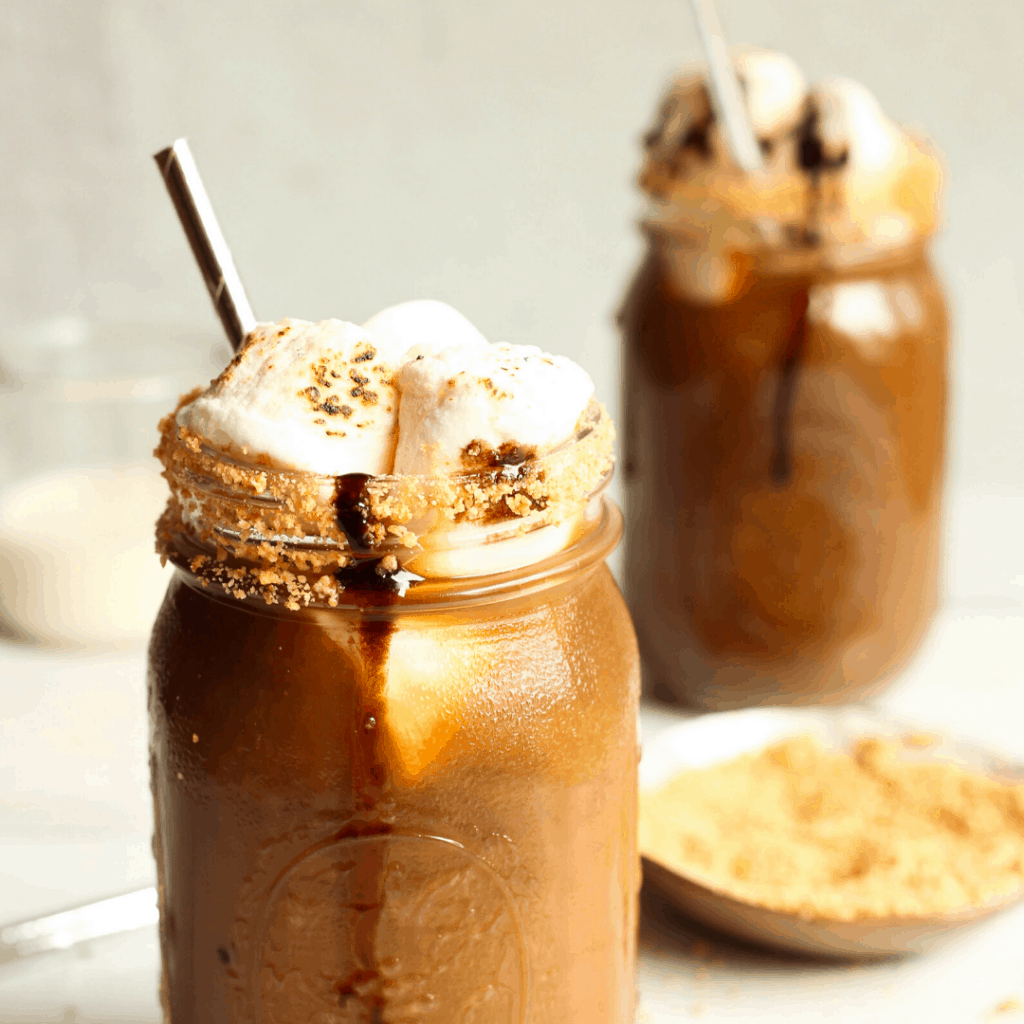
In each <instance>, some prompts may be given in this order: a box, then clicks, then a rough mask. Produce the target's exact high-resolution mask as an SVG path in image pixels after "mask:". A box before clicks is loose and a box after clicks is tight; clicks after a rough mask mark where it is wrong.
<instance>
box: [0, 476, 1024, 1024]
mask: <svg viewBox="0 0 1024 1024" xmlns="http://www.w3.org/2000/svg"><path fill="white" fill-rule="evenodd" d="M1022 526H1024V495H1022V494H1015V495H991V494H978V495H963V496H960V497H959V498H958V499H957V500H956V501H955V503H953V505H952V512H951V515H950V529H949V537H950V543H949V545H948V551H949V554H948V557H947V592H948V594H949V597H948V599H947V601H946V603H945V606H944V608H943V610H942V611H941V613H940V614H939V616H938V618H937V620H936V622H935V626H934V628H933V629H932V631H931V634H930V635H929V638H928V640H927V641H926V644H925V646H924V649H923V650H922V651H921V654H920V655H919V657H918V658H917V659H916V661H915V662H914V664H913V665H912V666H911V668H910V669H909V670H908V672H907V673H906V674H905V675H904V676H903V678H902V679H901V680H900V681H899V683H898V684H897V685H896V686H895V687H893V688H892V689H891V690H890V691H889V692H888V693H886V694H885V696H884V697H883V698H882V699H881V700H879V701H878V702H877V703H878V704H879V705H880V706H882V707H884V708H885V709H887V710H890V711H892V712H894V713H898V714H899V715H901V716H903V717H908V718H913V719H916V720H918V721H920V722H921V723H922V724H923V725H925V726H936V727H939V728H942V729H945V730H947V731H952V732H955V733H957V734H958V735H961V736H964V737H970V738H974V739H977V740H981V741H983V742H985V743H986V744H988V745H990V746H993V747H996V748H998V749H1000V750H1002V751H1004V752H1005V753H1007V754H1009V755H1011V756H1014V757H1015V758H1017V759H1019V760H1020V761H1022V762H1024V666H1022V657H1021V650H1022V647H1024V644H1022V641H1024V529H1022ZM142 666H143V663H142V653H141V652H139V651H136V652H130V651H129V652H123V653H119V654H108V655H100V654H94V655H90V656H83V655H77V656H76V655H71V654H54V653H49V654H47V653H43V652H39V651H32V650H27V649H24V648H20V647H17V646H14V645H11V644H4V643H0V923H2V922H4V921H11V920H17V919H19V918H24V917H26V916H29V915H32V914H36V913H42V912H46V911H49V910H54V909H57V908H60V907H62V906H65V905H67V904H68V903H74V902H81V901H82V900H84V899H89V898H92V897H94V896H100V895H106V894H109V893H112V892H119V891H123V890H125V889H128V888H131V887H133V886H137V885H146V884H151V882H152V879H153V867H152V860H151V857H150V853H149V837H150V832H151V820H152V819H151V814H152V812H151V807H150V802H149V792H148V784H147V768H146V760H145V745H146V721H145V697H144V692H145V682H144V674H143V667H142ZM678 717H679V716H678V714H677V713H675V712H673V711H671V710H669V709H665V708H663V707H659V706H655V705H645V707H644V708H643V710H642V719H643V728H644V734H645V735H646V736H648V737H649V736H652V735H654V734H656V733H657V732H658V731H659V730H660V729H662V728H664V727H665V726H666V725H669V724H671V723H673V722H675V721H677V720H678ZM642 909H643V923H642V927H641V934H640V949H641V957H640V966H639V985H640V992H641V1012H640V1014H639V1018H638V1019H639V1020H640V1021H646V1022H651V1024H654V1022H662V1021H679V1020H689V1019H700V1020H702V1021H707V1022H712V1021H736V1022H740V1021H758V1022H762V1021H786V1022H793V1024H799V1022H805V1021H806V1022H810V1021H824V1020H827V1021H835V1022H844V1024H845V1022H850V1024H854V1022H856V1024H862V1022H864V1024H866V1022H875V1021H878V1022H882V1021H885V1022H893V1024H917V1022H922V1024H970V1022H975V1021H977V1022H988V1021H1003V1020H1005V1021H1007V1022H1012V1021H1014V1020H1018V1019H1019V1020H1021V1021H1024V906H1022V907H1020V908H1018V909H1015V910H1013V911H1010V912H1007V913H1005V914H1003V915H1000V916H998V917H996V918H994V919H992V920H990V921H988V922H986V923H983V924H981V925H979V926H977V927H975V928H973V929H970V930H968V931H967V932H965V933H964V935H963V937H962V938H960V939H958V940H956V941H955V942H953V943H951V944H949V945H947V946H945V947H943V948H942V949H940V950H939V951H937V952H935V953H932V954H930V955H928V956H924V957H919V958H911V959H907V960H902V961H894V962H885V963H879V964H874V965H867V966H857V967H851V966H845V965H835V964H823V963H815V962H813V961H806V960H797V959H785V958H782V957H779V956H774V955H770V954H767V953H762V952H760V951H757V950H754V949H750V948H746V947H742V946H740V945H738V944H735V943H732V942H730V941H729V940H727V939H725V938H721V937H718V936H715V935H713V934H712V933H710V932H707V931H704V930H702V929H700V928H698V927H697V926H695V925H691V924H689V923H688V922H687V921H685V920H684V919H683V918H681V917H680V916H679V915H678V914H677V913H676V912H675V911H674V910H673V909H672V907H671V906H669V905H668V904H666V903H665V902H664V901H662V900H661V899H659V898H658V897H656V896H654V895H646V894H645V896H644V898H643V908H642ZM156 972H157V948H156V939H155V932H154V930H153V929H152V928H149V929H144V930H141V931H139V932H134V933H130V934H128V935H122V936H116V937H113V938H110V939H104V940H99V941H95V942H92V943H90V944H89V945H88V946H86V947H84V948H81V947H80V948H77V949H76V950H74V951H68V952H65V953H57V954H47V955H44V956H40V957H37V958H35V959H32V960H28V961H24V962H21V963H11V964H7V965H0V1024H15V1022H17V1024H22V1022H26V1024H27V1022H29V1021H39V1022H51V1021H54V1022H55V1021H61V1022H65V1024H68V1022H75V1024H85V1022H89V1024H100V1022H102V1024H114V1022H119V1024H129V1022H132V1024H136V1022H138V1024H142V1022H147V1024H148V1022H156V1021H159V1020H160V1013H159V1008H158V1004H157V998H156Z"/></svg>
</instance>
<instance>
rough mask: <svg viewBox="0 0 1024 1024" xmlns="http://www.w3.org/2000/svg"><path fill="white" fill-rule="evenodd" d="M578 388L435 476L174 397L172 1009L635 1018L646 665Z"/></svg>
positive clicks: (170, 441)
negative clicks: (345, 453) (294, 447)
mask: <svg viewBox="0 0 1024 1024" xmlns="http://www.w3.org/2000/svg"><path fill="white" fill-rule="evenodd" d="M595 416H596V418H595V420H594V421H592V422H591V423H590V424H588V426H587V427H586V428H585V429H584V430H582V431H581V433H580V436H579V437H578V438H577V439H575V440H574V441H572V442H570V443H569V444H568V445H567V446H565V447H564V448H563V449H562V450H561V451H559V452H556V453H553V454H552V455H549V456H545V457H544V458H540V459H537V460H535V461H534V462H532V463H521V464H519V465H517V466H515V467H504V466H499V467H496V468H494V469H493V470H491V471H486V472H482V473H479V474H476V475H473V476H469V477H463V478H457V479H453V478H448V479H438V480H429V479H425V478H420V479H418V478H369V479H367V478H363V477H355V478H338V479H331V478H327V477H316V476H314V475H312V474H300V473H285V472H277V471H274V470H269V469H265V468H263V467H258V466H246V465H242V464H239V463H236V462H234V461H233V460H231V459H229V458H226V457H224V456H222V455H220V454H218V453H216V452H213V451H210V450H207V449H205V448H204V447H203V446H202V445H201V444H200V443H199V441H198V440H196V439H193V438H189V437H187V436H185V437H180V436H178V434H177V432H176V429H175V427H174V426H173V421H170V420H169V421H168V424H166V425H165V436H164V442H163V444H162V447H161V455H162V457H163V459H164V462H165V465H166V467H167V476H168V479H169V480H170V482H171V485H172V501H171V504H170V506H169V508H168V511H167V514H166V515H165V517H164V519H163V521H162V523H161V527H160V534H159V537H160V545H161V548H162V549H163V550H164V552H165V554H167V556H168V557H169V558H170V559H171V560H172V561H173V562H174V563H175V564H176V566H177V572H176V575H175V578H174V580H173V581H172V583H171V586H170V589H169V591H168V593H167V597H166V599H165V601H164V605H163V608H162V610H161V612H160V615H159V618H158V620H157V624H156V627H155V630H154V634H153V641H152V645H151V649H150V676H149V679H150V697H149V700H150V713H151V719H152V746H151V754H152V780H153V793H154V801H155V805H156V823H157V834H156V840H155V849H156V853H157V862H158V868H159V881H160V911H161V924H160V932H161V946H162V952H163V970H164V974H163V977H164V984H163V994H164V1002H165V1007H166V1016H167V1019H168V1021H172V1022H179V1021H180V1022H186V1021H187V1022H188V1024H193V1022H209V1024H213V1022H216V1024H240V1022H243V1021H244V1022H257V1021H259V1022H263V1024H271V1022H275V1024H291V1022H294V1021H299V1020H302V1021H306V1020H321V1019H322V1020H325V1021H326V1020H328V1019H329V1020H353V1021H355V1020H359V1021H376V1020H380V1021H388V1020H394V1021H399V1020H417V1021H424V1022H428V1021H437V1022H439V1024H440V1022H445V1024H447V1022H451V1021H462V1022H465V1024H471V1022H485V1021H486V1022H487V1024H506V1022H507V1024H522V1022H526V1021H543V1022H544V1024H575V1022H578V1021H582V1020H586V1021H587V1022H588V1024H627V1022H629V1021H631V1020H632V1015H633V1005H634V979H633V962H634V954H635V929H636V909H635V908H636V894H637V888H638V884H639V868H638V858H637V854H636V846H635V827H636V767H637V759H638V751H637V737H636V710H637V708H636V705H637V697H638V694H639V670H638V663H637V656H636V647H635V640H634V637H633V632H632V629H631V626H630V623H629V618H628V614H627V612H626V608H625V605H624V602H623V601H622V599H621V597H620V595H619V592H618V590H617V588H616V586H615V583H614V582H613V580H612V578H611V575H610V574H609V571H608V569H607V568H606V566H605V565H604V559H605V557H606V556H607V555H608V553H609V552H610V551H611V549H612V548H613V547H614V545H615V543H616V542H617V540H618V536H619V532H620V518H619V514H618V512H617V510H616V509H615V508H614V506H612V505H611V504H610V503H609V502H607V501H606V500H605V499H604V498H603V497H602V496H601V491H602V490H603V487H604V484H605V483H606V482H607V478H608V472H609V471H610V448H611V425H610V423H609V422H608V421H607V418H606V417H604V415H603V414H601V413H599V412H595ZM562 485H564V487H563V486H562ZM536 488H542V489H544V490H545V492H546V493H547V496H548V499H549V500H547V501H543V500H538V501H537V502H536V511H535V512H534V513H532V514H526V515H524V516H522V517H517V516H514V515H510V514H509V512H508V511H503V510H508V509H509V508H510V506H509V504H508V503H507V502H506V501H505V498H506V497H512V498H514V497H515V496H516V494H519V495H522V496H523V499H522V502H521V503H520V504H523V503H525V504H529V502H527V501H526V493H527V492H530V491H534V493H535V496H537V495H539V491H537V490H536ZM492 499H493V501H492ZM474 500H475V501H484V502H489V503H490V505H489V511H488V514H485V515H481V516H479V517H478V518H477V519H476V521H475V522H472V523H471V522H462V523H460V522H457V521H456V522H449V523H447V524H446V525H444V526H443V528H439V526H438V523H437V518H438V509H439V507H444V506H443V505H440V504H439V503H441V502H445V503H449V507H451V506H452V503H454V505H457V506H458V507H460V508H463V509H464V508H465V507H466V503H467V502H472V501H474ZM395 509H401V510H402V512H401V513H399V518H401V519H402V521H403V523H404V526H403V527H402V528H396V529H394V530H387V529H382V530H380V531H379V532H377V533H376V534H375V535H376V536H377V537H378V539H380V538H384V540H383V545H384V546H377V547H376V550H375V551H373V552H372V554H371V553H370V552H364V554H366V555H367V557H366V558H359V557H356V556H357V555H358V554H359V553H360V548H361V547H362V543H361V541H360V537H361V538H362V540H366V539H367V538H368V537H369V536H370V534H373V533H374V532H375V531H374V527H376V526H384V525H385V519H384V518H377V517H376V513H377V512H378V511H380V512H381V513H382V515H387V514H389V513H388V510H390V512H394V510H395ZM480 510H481V511H483V508H482V507H480ZM338 524H341V528H340V530H339V526H338ZM387 525H389V526H395V523H394V522H391V523H389V524H387ZM367 527H369V529H367ZM403 530H404V532H403ZM412 530H415V531H417V541H418V542H417V543H415V544H414V543H413V542H412V538H411V536H410V531H412ZM346 534H347V536H346ZM400 564H401V565H402V566H403V568H399V565H400Z"/></svg>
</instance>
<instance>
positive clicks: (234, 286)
mask: <svg viewBox="0 0 1024 1024" xmlns="http://www.w3.org/2000/svg"><path fill="white" fill-rule="evenodd" d="M153 159H154V160H155V161H156V162H157V166H158V167H159V168H160V173H161V174H162V175H163V178H164V184H166V185H167V191H168V192H169V193H170V194H171V202H173V203H174V208H175V210H177V211H178V219H179V220H180V221H181V226H182V227H183V228H184V229H185V235H186V236H187V238H188V242H189V245H190V246H191V247H192V255H193V256H195V258H196V263H198V264H199V271H200V273H201V274H202V275H203V281H205V282H206V288H207V291H209V293H210V298H211V299H212V300H213V305H214V308H215V309H216V310H217V316H219V317H220V322H221V324H223V326H224V331H225V333H226V334H227V336H228V341H230V342H231V347H232V348H233V349H234V350H235V351H236V352H237V351H238V349H239V348H240V347H241V345H242V342H243V341H244V340H245V338H246V336H247V335H248V334H249V332H250V331H251V330H252V329H253V328H254V327H255V326H256V317H255V316H253V312H252V307H251V306H250V305H249V300H248V298H247V297H246V294H245V289H244V288H243V287H242V281H241V278H239V276H238V271H237V270H235V262H234V260H233V259H232V258H231V250H230V249H228V244H227V242H225V241H224V235H223V234H222V233H221V230H220V225H219V224H218V223H217V217H216V215H215V214H214V212H213V207H212V206H211V205H210V199H209V196H207V194H206V189H205V188H203V180H202V178H200V177H199V171H198V169H197V168H196V163H195V160H193V159H192V153H191V151H190V150H189V148H188V143H187V142H186V141H185V140H184V139H178V140H177V142H175V143H174V145H173V146H169V147H168V148H167V149H162V150H160V152H159V153H156V154H154V156H153Z"/></svg>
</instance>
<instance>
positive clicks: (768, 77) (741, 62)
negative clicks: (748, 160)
mask: <svg viewBox="0 0 1024 1024" xmlns="http://www.w3.org/2000/svg"><path fill="white" fill-rule="evenodd" d="M736 70H737V72H738V73H739V75H740V77H741V78H742V79H743V83H744V85H745V87H746V88H745V90H744V91H745V93H746V99H747V109H748V110H749V111H750V120H751V123H752V124H753V126H754V131H755V132H756V133H757V135H759V136H761V137H772V136H775V135H779V134H781V133H782V132H785V131H788V130H789V129H790V128H792V127H793V125H795V124H796V123H797V121H798V120H799V119H800V115H801V114H802V113H803V108H804V98H805V96H806V95H807V79H806V78H804V75H803V72H802V71H801V70H800V68H799V67H797V65H796V61H794V60H792V59H791V58H789V57H787V56H786V55H785V54H784V53H774V52H772V51H771V50H749V51H747V52H746V53H741V54H740V55H739V56H738V57H737V58H736Z"/></svg>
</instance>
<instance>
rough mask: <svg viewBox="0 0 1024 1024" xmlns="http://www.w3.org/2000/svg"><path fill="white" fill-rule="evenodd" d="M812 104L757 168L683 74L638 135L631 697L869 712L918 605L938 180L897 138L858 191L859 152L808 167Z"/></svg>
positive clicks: (782, 130) (774, 139)
mask: <svg viewBox="0 0 1024 1024" xmlns="http://www.w3.org/2000/svg"><path fill="white" fill-rule="evenodd" d="M758 59H760V60H762V61H768V60H776V62H777V61H778V60H781V58H778V55H768V56H767V57H765V56H764V55H760V56H759V58H758ZM750 80H751V81H752V82H753V81H756V76H754V75H751V76H750ZM858 88H859V87H858ZM845 95H846V94H844V96H845ZM858 95H860V94H858ZM826 101H828V102H833V106H835V104H836V103H838V100H835V97H832V99H831V100H829V97H828V96H827V95H826V94H825V93H824V92H822V91H819V92H818V93H815V92H814V91H812V92H811V94H810V95H809V96H808V97H807V98H806V100H804V101H803V102H804V106H803V107H800V108H799V110H800V111H802V113H800V117H801V118H802V120H798V121H796V122H795V123H793V124H788V123H782V124H781V126H780V127H778V129H777V131H776V132H775V135H774V136H768V137H766V138H764V139H763V140H762V147H763V149H764V151H765V153H766V165H765V168H764V169H763V171H762V172H759V174H756V175H753V176H749V175H746V174H745V173H744V172H742V171H741V170H740V169H739V168H737V167H736V166H735V165H734V164H732V163H731V161H730V159H729V157H728V153H727V151H726V150H725V149H724V147H723V145H722V142H721V138H720V136H719V135H717V134H716V132H717V129H716V126H715V124H714V120H713V115H711V114H710V112H709V107H708V104H707V97H706V92H705V91H704V87H703V84H702V82H701V80H700V77H699V75H698V76H693V75H691V76H684V77H683V78H682V79H681V80H680V82H679V83H677V85H676V87H675V88H674V89H673V91H672V92H671V93H670V95H669V97H668V99H667V100H666V103H665V106H664V108H663V110H662V116H661V118H660V120H659V123H658V124H657V125H656V126H655V129H654V130H653V131H652V132H651V133H650V135H649V136H648V137H647V140H646V141H647V161H646V163H645V167H644V173H643V177H642V183H643V185H644V188H645V190H646V192H647V194H648V197H649V200H650V204H651V206H650V211H649V214H648V216H647V218H646V219H645V224H644V226H645V231H646V234H647V238H648V243H649V244H648V251H647V254H646V256H645V258H644V261H643V264H642V266H641V268H640V270H639V272H638V273H637V275H636V277H635V278H634V280H633V283H632V285H631V288H630V291H629V294H628V296H627V298H626V301H625V303H624V306H623V309H622V312H621V315H620V322H621V326H622V332H623V341H624V376H625V404H626V415H625V433H626V439H625V447H626V458H625V477H626V485H627V491H628V537H627V569H626V579H627V597H628V599H629V601H630V605H631V609H632V612H633V617H634V621H635V624H636V629H637V634H638V638H639V642H640V650H641V657H642V660H643V664H644V671H645V681H646V685H647V687H648V688H649V689H650V690H652V691H654V692H656V693H660V694H662V695H663V696H667V697H669V698H672V699H676V700H680V701H682V702H684V703H686V704H689V705H692V706H696V707H701V708H705V709H723V708H731V707H741V706H745V705H753V704H768V703H782V704H805V703H833V702H838V701H848V700H854V699H858V698H860V697H863V696H866V695H868V694H870V693H872V692H874V691H876V690H878V689H879V688H880V687H881V686H883V685H884V684H885V683H886V682H887V681H888V680H889V679H891V678H892V677H893V675H894V674H895V673H896V672H897V670H898V669H899V668H900V667H901V666H902V665H904V664H905V663H906V661H907V659H908V657H909V656H910V654H911V653H912V652H913V651H914V650H915V648H916V647H917V646H918V644H919V643H920V641H921V639H922V637H923V635H924V633H925V630H926V627H927V626H928V623H929V621H930V619H931V617H932V614H933V612H934V610H935V607H936V603H937V599H938V572H939V548H940V519H941V508H942V506H941V497H942V481H943V475H944V464H945V450H946V404H947V359H948V321H947V312H946V306H945V302H944V298H943V293H942V289H941V287H940V285H939V283H938V281H937V279H936V276H935V274H934V272H933V270H932V267H931V265H930V262H929V259H928V255H927V238H928V235H929V234H930V232H931V230H932V228H933V225H934V219H935V210H934V201H935V194H936V190H937V188H938V184H939V180H940V176H939V174H938V165H937V164H936V162H935V159H934V155H933V154H932V153H931V151H930V150H929V149H928V147H927V146H926V145H925V144H924V143H922V142H921V141H920V140H916V139H913V138H911V137H909V136H904V135H902V133H901V134H900V136H899V140H898V141H899V147H898V148H896V149H894V150H893V152H894V154H895V155H894V156H893V158H892V159H893V166H892V167H890V168H888V169H887V170H886V174H885V175H882V176H881V177H878V178H877V180H876V182H875V184H874V186H873V188H874V191H873V192H872V191H869V190H867V187H866V186H865V185H864V183H863V175H861V178H858V177H857V173H859V172H858V171H857V164H856V159H855V157H856V145H857V142H858V140H857V138H856V137H853V138H851V139H849V140H847V142H848V146H847V149H846V150H844V151H843V152H844V153H845V154H846V156H845V158H844V159H839V158H835V159H832V160H831V161H829V160H828V159H827V154H828V152H829V142H828V139H823V137H822V128H821V124H820V120H821V118H820V113H821V111H822V110H825V109H829V108H828V107H827V102H826ZM877 113H878V116H879V117H884V115H882V114H881V113H880V111H879V112H877ZM695 126H696V127H695ZM698 127H699V128H700V130H699V131H697V130H696V129H697V128H698ZM893 130H894V131H897V132H898V129H896V128H895V126H893ZM695 140H696V141H695ZM833 143H834V140H833ZM894 145H895V144H894ZM858 189H859V190H860V191H858ZM869 206H870V209H868V207H869Z"/></svg>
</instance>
